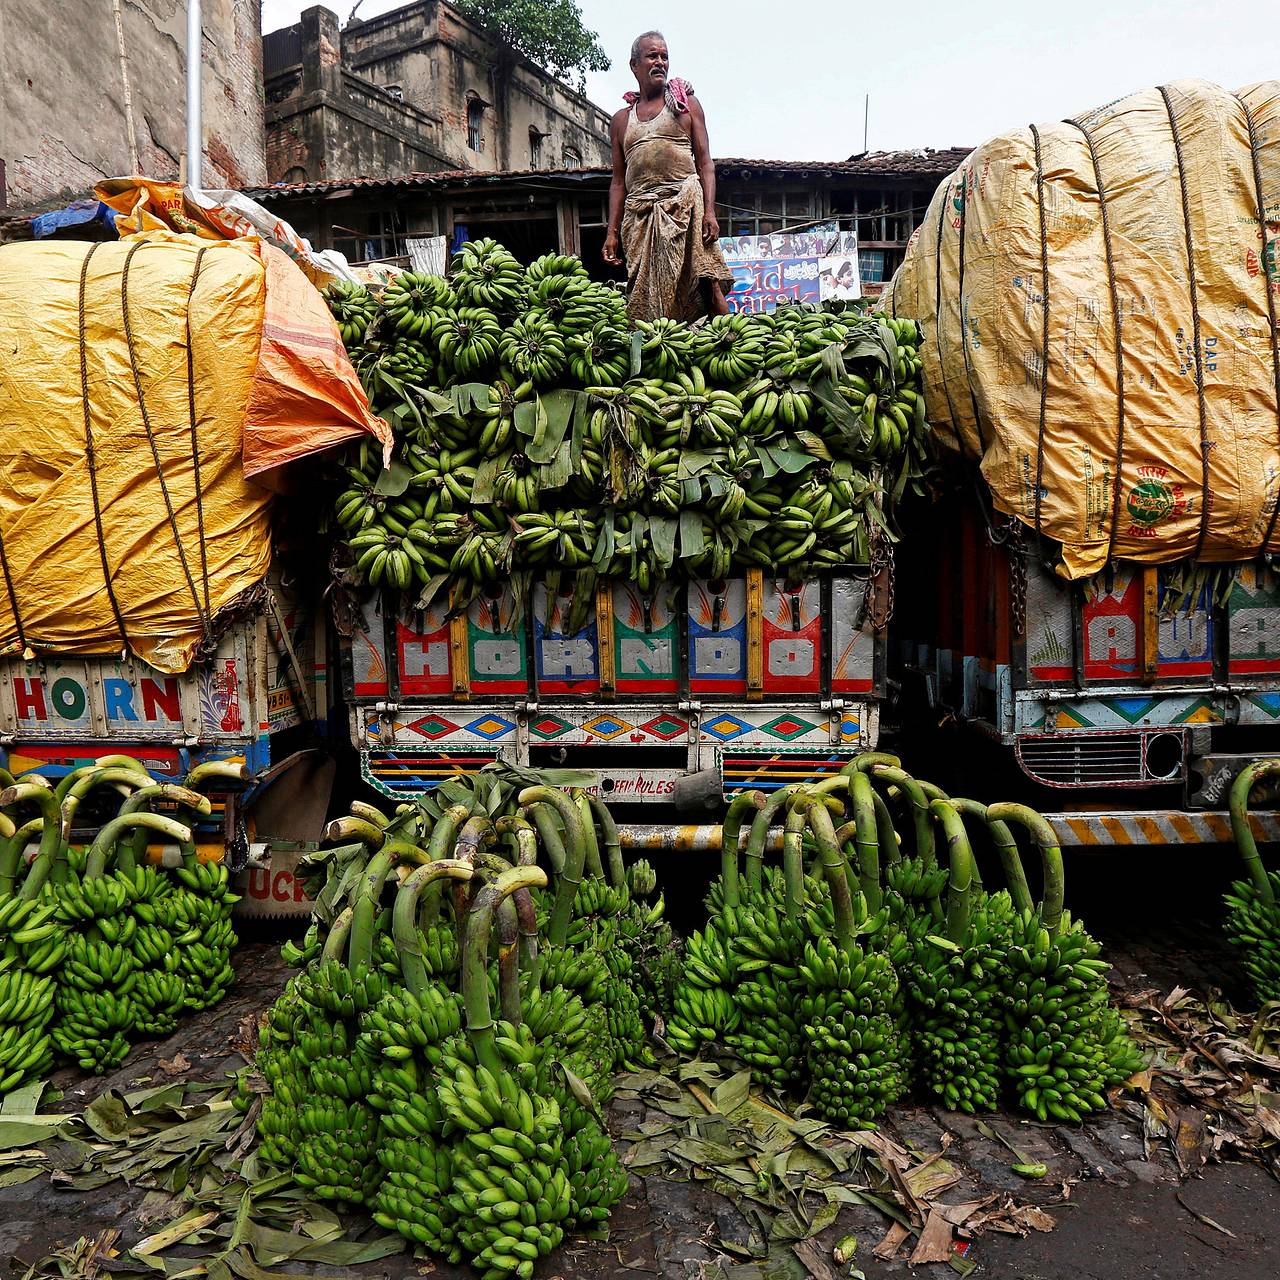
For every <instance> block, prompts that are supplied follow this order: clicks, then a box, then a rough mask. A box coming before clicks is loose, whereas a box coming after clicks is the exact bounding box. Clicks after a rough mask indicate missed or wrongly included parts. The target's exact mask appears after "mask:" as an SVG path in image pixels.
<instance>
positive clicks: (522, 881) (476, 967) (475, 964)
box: [462, 787, 576, 1075]
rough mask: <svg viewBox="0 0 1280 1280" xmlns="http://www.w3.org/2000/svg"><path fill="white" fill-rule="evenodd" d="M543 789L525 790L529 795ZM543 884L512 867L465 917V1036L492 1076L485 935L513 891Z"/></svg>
mask: <svg viewBox="0 0 1280 1280" xmlns="http://www.w3.org/2000/svg"><path fill="white" fill-rule="evenodd" d="M544 789H545V788H538V787H530V788H528V790H529V791H539V790H544ZM525 794H527V792H525V793H522V795H521V802H522V803H524V802H525V801H524V799H523V797H524V795H525ZM566 799H568V797H566ZM570 803H572V802H570ZM575 813H576V810H575ZM546 883H547V873H546V872H545V871H543V870H542V868H541V867H513V868H512V869H511V870H510V871H504V872H503V873H502V874H501V875H500V876H498V878H497V879H496V880H494V881H492V882H491V883H489V884H486V885H484V886H483V887H482V888H481V889H480V891H479V892H478V893H477V894H476V895H475V899H474V901H473V902H472V904H471V911H470V914H469V915H468V917H467V927H466V942H465V944H464V947H463V952H462V1002H463V1005H464V1007H465V1008H466V1012H467V1035H468V1037H469V1038H470V1040H471V1044H472V1046H473V1047H474V1049H475V1051H476V1057H477V1058H478V1059H479V1061H480V1065H481V1066H483V1067H487V1068H488V1069H489V1070H490V1071H492V1072H493V1073H494V1074H495V1075H497V1074H499V1073H500V1072H502V1071H503V1070H504V1068H503V1065H502V1058H501V1057H500V1055H499V1053H498V1049H497V1046H496V1045H495V1044H494V1042H493V1015H492V1012H491V1010H490V1007H489V975H488V963H489V931H490V929H491V928H492V926H493V916H494V912H495V911H496V909H497V908H498V905H499V904H500V903H501V902H502V901H503V900H504V899H505V898H506V897H507V896H508V895H510V894H512V893H514V892H515V891H516V890H517V889H534V888H545V886H546Z"/></svg>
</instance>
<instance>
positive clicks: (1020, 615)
mask: <svg viewBox="0 0 1280 1280" xmlns="http://www.w3.org/2000/svg"><path fill="white" fill-rule="evenodd" d="M1005 551H1006V554H1007V555H1008V557H1009V603H1010V606H1011V609H1012V612H1013V631H1014V634H1015V635H1019V636H1024V635H1026V633H1027V545H1026V542H1025V540H1024V539H1023V536H1022V525H1021V524H1020V523H1019V522H1018V521H1016V520H1015V521H1014V522H1013V528H1012V529H1011V530H1010V532H1009V538H1008V541H1007V542H1006V543H1005Z"/></svg>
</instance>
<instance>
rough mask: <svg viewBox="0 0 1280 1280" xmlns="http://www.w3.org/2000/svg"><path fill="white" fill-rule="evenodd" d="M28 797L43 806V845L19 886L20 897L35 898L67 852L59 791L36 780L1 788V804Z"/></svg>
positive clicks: (41, 815)
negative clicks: (63, 839) (63, 835)
mask: <svg viewBox="0 0 1280 1280" xmlns="http://www.w3.org/2000/svg"><path fill="white" fill-rule="evenodd" d="M27 801H31V802H32V803H33V804H34V805H35V806H36V808H37V809H39V810H40V823H41V826H40V849H39V851H38V852H37V854H36V860H35V862H33V863H32V864H31V867H30V869H29V870H28V871H27V878H26V879H25V880H24V881H23V883H22V888H21V889H20V890H19V896H20V897H22V898H24V899H26V900H27V901H28V902H32V901H34V900H35V898H36V897H37V896H38V895H39V893H40V890H41V889H42V888H43V887H44V882H45V881H46V880H47V879H49V877H50V875H54V874H55V864H56V863H57V862H58V861H59V860H60V859H62V857H63V856H64V852H65V845H64V844H63V842H62V813H61V811H60V810H59V808H58V798H57V793H56V792H54V791H51V790H50V789H49V786H48V784H47V783H46V784H45V785H44V786H40V785H38V784H37V783H34V782H18V783H15V784H14V785H13V786H12V787H6V788H5V790H4V791H0V808H5V809H8V808H10V807H12V806H13V805H17V804H24V803H26V802H27ZM15 839H16V834H15ZM18 856H21V846H19V847H18Z"/></svg>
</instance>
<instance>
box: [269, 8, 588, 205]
mask: <svg viewBox="0 0 1280 1280" xmlns="http://www.w3.org/2000/svg"><path fill="white" fill-rule="evenodd" d="M263 66H264V73H265V81H266V97H267V107H266V128H267V135H266V158H267V173H268V178H269V180H270V181H273V182H290V183H295V182H322V181H327V180H345V179H348V178H391V177H393V176H395V175H397V174H402V173H407V172H430V171H433V170H453V169H475V170H487V171H500V170H506V169H512V168H529V169H544V168H545V169H556V168H561V167H564V168H575V167H581V166H584V165H585V166H592V165H598V164H601V163H605V162H607V161H608V158H609V117H608V115H607V114H606V113H605V112H603V111H601V110H600V108H598V107H596V106H595V105H594V104H593V103H591V102H590V101H589V100H588V99H587V98H585V97H583V96H582V95H581V94H580V93H578V92H576V91H575V90H573V89H571V88H570V87H569V86H568V85H566V84H565V83H564V82H563V81H560V80H557V79H556V78H555V77H554V76H551V75H548V74H547V73H546V72H545V71H543V70H542V69H541V68H539V67H537V66H535V65H534V64H533V63H532V62H530V61H529V60H528V59H527V58H523V57H521V56H519V55H517V54H513V53H512V52H511V51H510V50H506V49H503V48H501V47H499V46H497V45H495V43H494V41H493V40H492V39H491V38H490V37H489V36H488V35H487V34H486V33H485V32H484V31H483V30H482V29H481V28H480V27H477V26H476V25H475V24H473V23H471V22H469V21H468V20H467V19H465V18H464V17H462V15H461V14H459V13H458V12H457V11H456V10H455V9H453V8H451V7H450V6H449V5H447V4H443V3H439V0H419V2H418V3H415V4H409V5H406V6H404V7H403V8H401V9H395V10H393V11H392V12H390V13H385V14H381V15H380V16H378V17H375V18H369V19H367V20H365V21H362V22H351V23H348V25H347V26H346V27H343V28H341V29H340V28H339V26H338V18H337V16H336V15H335V14H333V13H331V12H330V11H329V10H328V9H324V8H320V7H315V8H311V9H308V10H306V11H305V12H304V13H303V14H302V16H301V18H300V19H299V21H298V22H296V23H295V24H294V25H293V26H290V27H284V28H281V29H280V30H279V31H272V32H269V33H268V34H267V35H266V36H265V37H263Z"/></svg>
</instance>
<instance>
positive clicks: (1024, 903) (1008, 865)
mask: <svg viewBox="0 0 1280 1280" xmlns="http://www.w3.org/2000/svg"><path fill="white" fill-rule="evenodd" d="M951 804H952V806H953V807H954V809H955V811H956V812H957V813H958V814H960V816H961V817H964V818H973V819H976V820H977V821H978V822H981V823H982V824H983V825H984V826H985V827H986V828H987V831H988V833H989V834H990V836H991V843H992V844H993V845H994V846H995V850H996V854H997V855H998V856H999V858H1000V866H1001V868H1002V869H1003V870H1004V878H1005V884H1006V885H1007V886H1008V889H1009V896H1010V897H1011V898H1012V899H1013V905H1014V907H1015V908H1016V909H1017V910H1018V911H1030V910H1031V908H1032V905H1033V904H1032V900H1031V890H1030V888H1029V887H1028V885H1027V871H1026V868H1025V867H1024V866H1023V865H1022V855H1021V854H1020V853H1019V852H1018V842H1017V841H1016V840H1015V839H1014V837H1013V832H1012V831H1010V830H1009V825H1008V823H1006V822H1001V821H999V820H998V819H995V818H992V817H991V816H990V814H989V812H988V809H987V806H986V805H985V804H980V803H979V802H978V801H977V800H964V799H956V798H953V799H952V801H951Z"/></svg>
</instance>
